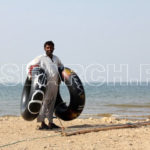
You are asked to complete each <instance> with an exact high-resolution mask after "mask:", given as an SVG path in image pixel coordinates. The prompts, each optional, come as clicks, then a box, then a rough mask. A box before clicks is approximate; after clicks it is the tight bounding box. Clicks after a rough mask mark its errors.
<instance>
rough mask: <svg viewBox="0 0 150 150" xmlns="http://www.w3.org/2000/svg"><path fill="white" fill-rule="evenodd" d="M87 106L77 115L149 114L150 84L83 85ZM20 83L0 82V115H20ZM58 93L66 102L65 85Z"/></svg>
mask: <svg viewBox="0 0 150 150" xmlns="http://www.w3.org/2000/svg"><path fill="white" fill-rule="evenodd" d="M84 88H85V93H86V105H85V108H84V111H83V113H82V115H81V116H80V117H89V116H91V115H94V116H107V115H109V114H112V115H113V116H117V117H126V118H138V119H141V118H143V117H148V116H150V85H149V86H147V85H142V86H137V85H128V86H121V85H120V84H116V85H115V86H110V85H107V84H103V85H102V86H94V85H90V84H84ZM22 89H23V85H22V84H18V85H16V86H4V85H2V84H0V116H3V115H17V116H19V115H20V98H21V93H22ZM61 94H62V97H63V99H64V101H66V102H67V103H69V93H68V90H67V88H66V86H64V85H62V86H61Z"/></svg>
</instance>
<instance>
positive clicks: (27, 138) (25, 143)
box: [0, 116, 150, 150]
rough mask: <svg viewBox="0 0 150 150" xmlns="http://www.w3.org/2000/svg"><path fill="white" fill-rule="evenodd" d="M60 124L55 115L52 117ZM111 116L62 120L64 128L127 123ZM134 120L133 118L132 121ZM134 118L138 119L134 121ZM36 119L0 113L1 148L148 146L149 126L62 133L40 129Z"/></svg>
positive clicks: (119, 149) (115, 149) (116, 149)
mask: <svg viewBox="0 0 150 150" xmlns="http://www.w3.org/2000/svg"><path fill="white" fill-rule="evenodd" d="M54 122H55V123H56V124H57V125H60V122H59V120H58V119H54ZM129 122H131V121H129V120H125V119H122V120H119V119H116V118H113V117H104V118H101V119H93V118H88V119H75V120H73V121H69V122H64V121H62V124H63V126H64V127H65V128H66V129H65V131H66V132H71V131H78V130H83V129H85V128H93V127H99V126H102V125H112V124H120V123H123V124H124V123H129ZM132 122H133V121H132ZM136 122H137V121H136ZM38 125H39V124H38V123H37V122H36V120H34V121H32V122H28V121H25V120H23V119H22V118H21V117H13V116H5V117H0V150H149V149H150V126H143V127H140V128H128V129H114V130H108V131H100V132H91V133H86V134H79V135H73V136H62V135H61V132H59V130H55V131H54V130H53V131H50V130H48V131H41V130H38V129H37V126H38Z"/></svg>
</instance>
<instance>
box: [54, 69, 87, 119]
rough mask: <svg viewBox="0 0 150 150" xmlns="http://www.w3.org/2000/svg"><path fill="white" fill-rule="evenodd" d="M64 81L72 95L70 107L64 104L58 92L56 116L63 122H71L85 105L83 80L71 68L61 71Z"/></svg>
mask: <svg viewBox="0 0 150 150" xmlns="http://www.w3.org/2000/svg"><path fill="white" fill-rule="evenodd" d="M59 72H60V76H61V79H62V81H63V82H64V83H65V84H66V86H67V88H68V90H69V93H70V103H69V106H66V104H65V103H64V102H63V100H62V97H61V95H60V93H59V91H58V94H57V99H56V105H55V115H56V116H57V117H59V118H61V119H62V120H65V121H70V120H73V119H75V118H77V117H78V116H79V115H80V114H81V112H82V111H83V108H84V105H85V92H84V88H83V85H82V82H81V80H80V79H79V77H78V76H77V74H76V73H75V72H73V71H72V70H71V69H69V68H64V69H59Z"/></svg>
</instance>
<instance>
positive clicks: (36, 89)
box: [20, 67, 47, 121]
mask: <svg viewBox="0 0 150 150" xmlns="http://www.w3.org/2000/svg"><path fill="white" fill-rule="evenodd" d="M46 84H47V78H46V74H45V72H44V70H43V69H41V68H39V67H35V68H33V70H32V80H30V79H29V78H28V77H27V79H26V81H25V84H24V88H23V92H22V97H21V106H20V108H21V109H20V111H21V116H22V117H23V118H24V119H25V120H27V121H32V120H34V119H35V118H36V117H37V116H38V114H39V111H40V108H41V105H42V100H43V97H44V94H45V90H46Z"/></svg>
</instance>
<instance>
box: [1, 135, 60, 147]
mask: <svg viewBox="0 0 150 150" xmlns="http://www.w3.org/2000/svg"><path fill="white" fill-rule="evenodd" d="M55 136H59V134H57V135H48V136H43V137H35V138H31V139H24V140H19V141H15V142H13V143H8V144H5V145H0V148H3V147H7V146H11V145H15V144H17V143H22V142H26V141H34V140H38V139H44V138H48V137H55Z"/></svg>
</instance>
